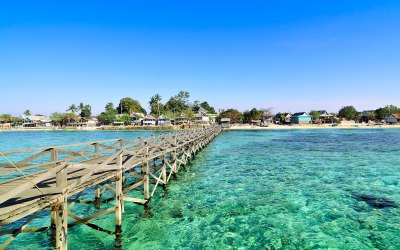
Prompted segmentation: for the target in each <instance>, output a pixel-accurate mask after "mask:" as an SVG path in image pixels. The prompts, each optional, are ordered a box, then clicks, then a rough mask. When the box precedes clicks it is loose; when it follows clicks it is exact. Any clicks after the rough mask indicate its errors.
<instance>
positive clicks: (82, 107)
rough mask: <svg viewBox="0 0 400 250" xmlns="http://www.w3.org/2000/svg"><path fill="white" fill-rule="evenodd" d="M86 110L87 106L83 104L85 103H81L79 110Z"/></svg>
mask: <svg viewBox="0 0 400 250" xmlns="http://www.w3.org/2000/svg"><path fill="white" fill-rule="evenodd" d="M84 108H85V105H84V104H83V102H81V103H79V106H78V110H80V111H82V109H84Z"/></svg>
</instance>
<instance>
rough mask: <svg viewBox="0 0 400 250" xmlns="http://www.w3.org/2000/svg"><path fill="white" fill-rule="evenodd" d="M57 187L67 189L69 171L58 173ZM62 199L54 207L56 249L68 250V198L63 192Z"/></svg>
mask: <svg viewBox="0 0 400 250" xmlns="http://www.w3.org/2000/svg"><path fill="white" fill-rule="evenodd" d="M56 182H57V187H59V188H62V189H64V188H66V187H67V170H66V169H62V170H61V171H60V172H58V173H57V177H56ZM62 194H63V195H62V197H60V199H59V202H58V203H57V204H56V205H55V206H54V207H53V210H52V211H54V212H55V226H56V235H55V236H56V238H55V241H56V249H57V250H66V249H67V246H68V245H67V234H68V203H67V202H68V199H67V198H68V197H67V194H66V193H65V192H64V191H63V192H62Z"/></svg>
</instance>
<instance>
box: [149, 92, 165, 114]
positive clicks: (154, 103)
mask: <svg viewBox="0 0 400 250" xmlns="http://www.w3.org/2000/svg"><path fill="white" fill-rule="evenodd" d="M149 105H150V114H152V115H156V116H160V115H161V114H162V113H163V111H164V105H163V104H162V103H161V96H160V95H159V94H155V95H154V96H152V97H151V98H150V101H149Z"/></svg>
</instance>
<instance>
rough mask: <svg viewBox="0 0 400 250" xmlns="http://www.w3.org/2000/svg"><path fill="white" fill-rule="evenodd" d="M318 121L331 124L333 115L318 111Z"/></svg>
mask: <svg viewBox="0 0 400 250" xmlns="http://www.w3.org/2000/svg"><path fill="white" fill-rule="evenodd" d="M318 113H319V120H320V121H321V123H333V115H332V114H329V113H328V112H327V111H326V110H318Z"/></svg>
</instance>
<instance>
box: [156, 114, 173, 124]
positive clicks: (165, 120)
mask: <svg viewBox="0 0 400 250" xmlns="http://www.w3.org/2000/svg"><path fill="white" fill-rule="evenodd" d="M157 125H158V126H168V125H171V119H169V118H167V117H165V116H163V115H161V116H159V117H158V118H157Z"/></svg>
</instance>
